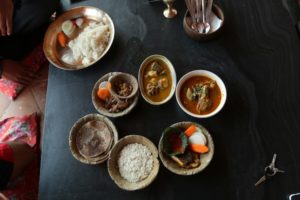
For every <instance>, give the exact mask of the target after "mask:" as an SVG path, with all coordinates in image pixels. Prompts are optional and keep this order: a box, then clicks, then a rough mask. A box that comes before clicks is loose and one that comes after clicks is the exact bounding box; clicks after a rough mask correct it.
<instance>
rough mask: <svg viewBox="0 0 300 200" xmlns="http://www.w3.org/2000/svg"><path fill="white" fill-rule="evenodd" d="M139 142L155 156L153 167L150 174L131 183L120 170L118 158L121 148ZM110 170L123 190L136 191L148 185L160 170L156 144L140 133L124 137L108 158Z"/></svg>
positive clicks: (111, 175) (114, 179)
mask: <svg viewBox="0 0 300 200" xmlns="http://www.w3.org/2000/svg"><path fill="white" fill-rule="evenodd" d="M133 143H139V144H142V145H144V146H146V147H147V148H148V149H149V150H150V151H151V153H152V156H153V167H152V171H151V173H150V174H149V176H148V177H147V178H146V179H144V180H142V181H140V182H137V183H131V182H129V181H127V180H126V179H124V178H123V177H122V176H121V175H120V172H119V167H118V159H119V154H120V152H121V150H122V149H123V148H124V147H125V146H126V145H128V144H133ZM107 164H108V172H109V175H110V177H111V178H112V180H113V181H114V182H115V183H116V184H117V186H118V187H119V188H121V189H123V190H128V191H134V190H139V189H142V188H145V187H147V186H148V185H150V184H151V183H152V182H153V181H154V179H155V178H156V176H157V174H158V171H159V161H158V152H157V148H156V146H155V145H154V144H153V143H152V142H151V141H150V140H149V139H147V138H145V137H143V136H139V135H128V136H126V137H124V138H122V139H121V140H120V141H119V142H118V143H117V144H115V146H114V147H113V149H112V151H111V153H110V156H109V159H108V163H107Z"/></svg>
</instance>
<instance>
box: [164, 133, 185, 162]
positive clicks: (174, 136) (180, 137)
mask: <svg viewBox="0 0 300 200" xmlns="http://www.w3.org/2000/svg"><path fill="white" fill-rule="evenodd" d="M162 141H163V148H162V149H163V152H165V153H166V154H167V155H169V156H175V155H179V154H183V153H184V152H185V150H186V147H187V146H188V139H187V137H186V136H185V134H184V132H183V131H181V130H180V129H179V128H174V127H168V128H166V130H165V131H164V133H163V139H162Z"/></svg>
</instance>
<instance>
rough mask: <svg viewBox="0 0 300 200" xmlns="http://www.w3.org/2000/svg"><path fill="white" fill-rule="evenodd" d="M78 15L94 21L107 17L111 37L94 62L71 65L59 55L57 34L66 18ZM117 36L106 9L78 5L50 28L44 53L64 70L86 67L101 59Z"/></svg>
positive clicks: (45, 41) (51, 61)
mask: <svg viewBox="0 0 300 200" xmlns="http://www.w3.org/2000/svg"><path fill="white" fill-rule="evenodd" d="M78 17H84V18H87V19H90V20H94V21H100V20H101V19H102V18H103V17H105V18H106V19H107V20H106V21H107V23H108V26H109V31H110V38H109V41H108V44H107V46H106V49H105V50H104V51H103V53H102V54H101V56H100V57H99V58H98V59H96V60H95V61H93V62H92V63H90V64H88V65H83V64H81V65H70V64H67V63H65V62H63V61H62V60H61V59H60V57H59V56H58V55H59V53H58V51H57V44H58V43H57V34H58V33H59V32H60V31H61V24H62V23H63V22H64V21H66V20H71V19H75V18H78ZM114 36H115V28H114V24H113V21H112V19H111V18H110V16H109V15H108V14H107V13H105V12H104V11H102V10H100V9H98V8H95V7H88V6H82V7H76V8H73V9H70V10H68V11H66V12H65V13H63V14H62V15H60V16H59V17H58V18H57V19H56V20H55V21H54V22H53V23H52V24H51V25H50V26H49V28H48V30H47V32H46V35H45V37H44V46H43V49H44V53H45V55H46V57H47V59H48V60H49V62H50V63H51V64H53V65H54V66H56V67H58V68H60V69H63V70H79V69H83V68H86V67H89V66H91V65H93V64H94V63H96V62H97V61H99V60H100V59H101V58H102V57H103V56H104V55H105V54H106V53H107V52H108V50H109V49H110V47H111V45H112V43H113V40H114Z"/></svg>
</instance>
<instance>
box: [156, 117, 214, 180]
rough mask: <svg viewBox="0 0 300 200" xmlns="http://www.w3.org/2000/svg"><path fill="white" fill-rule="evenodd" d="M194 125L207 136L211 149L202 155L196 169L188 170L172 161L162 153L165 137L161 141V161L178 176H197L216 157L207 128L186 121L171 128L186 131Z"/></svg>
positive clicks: (159, 148) (159, 150) (159, 149)
mask: <svg viewBox="0 0 300 200" xmlns="http://www.w3.org/2000/svg"><path fill="white" fill-rule="evenodd" d="M192 124H194V125H195V126H197V127H198V128H200V129H201V130H202V132H203V134H204V135H205V137H206V139H207V146H208V148H209V151H208V152H207V153H205V154H201V155H200V162H201V164H200V165H199V166H198V167H196V168H192V169H187V168H183V167H180V166H179V165H178V164H177V163H176V162H175V161H174V160H172V159H171V158H170V157H169V156H167V155H166V154H165V153H164V152H163V151H162V149H163V141H162V138H163V136H162V137H161V138H160V140H159V144H158V153H159V157H160V160H161V161H162V163H163V165H164V166H165V167H166V168H167V169H168V170H170V171H171V172H173V173H175V174H178V175H183V176H189V175H194V174H197V173H199V172H201V171H203V170H204V169H205V168H206V167H207V166H208V165H209V163H210V162H211V160H212V158H213V155H214V149H215V147H214V142H213V139H212V137H211V135H210V134H209V132H208V130H207V129H206V128H204V127H203V126H201V125H200V124H197V123H194V122H188V121H185V122H178V123H175V124H173V125H171V127H175V128H180V129H182V130H185V129H187V128H188V127H189V126H190V125H192Z"/></svg>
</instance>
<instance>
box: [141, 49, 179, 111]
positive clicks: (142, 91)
mask: <svg viewBox="0 0 300 200" xmlns="http://www.w3.org/2000/svg"><path fill="white" fill-rule="evenodd" d="M154 60H159V61H161V62H164V63H165V64H166V66H167V67H168V69H169V70H170V73H171V77H172V87H171V91H170V94H169V96H168V97H167V98H165V99H164V100H162V101H159V102H156V101H152V100H151V99H150V98H148V97H147V94H146V93H145V90H144V84H143V77H144V71H145V69H146V67H147V65H148V63H149V62H152V61H154ZM176 82H177V79H176V72H175V69H174V67H173V65H172V63H171V62H170V60H169V59H168V58H166V57H165V56H162V55H156V54H155V55H151V56H149V57H147V58H146V59H145V60H144V61H143V62H142V64H141V66H140V69H139V74H138V83H139V88H140V91H141V94H142V96H143V98H144V99H145V101H147V102H148V103H150V104H152V105H155V106H156V105H162V104H164V103H166V102H168V101H169V100H170V99H171V98H172V96H173V95H174V93H175V89H176Z"/></svg>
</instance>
